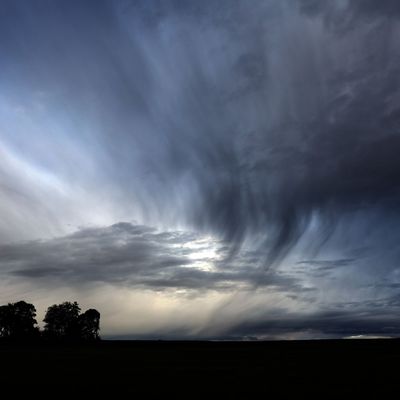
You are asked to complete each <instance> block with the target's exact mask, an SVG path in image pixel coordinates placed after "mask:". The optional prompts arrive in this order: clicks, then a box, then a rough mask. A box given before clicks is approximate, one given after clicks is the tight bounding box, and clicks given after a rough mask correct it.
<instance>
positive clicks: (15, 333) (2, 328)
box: [0, 301, 39, 339]
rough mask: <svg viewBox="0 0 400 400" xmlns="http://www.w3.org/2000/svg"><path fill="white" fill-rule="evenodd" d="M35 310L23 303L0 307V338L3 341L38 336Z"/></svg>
mask: <svg viewBox="0 0 400 400" xmlns="http://www.w3.org/2000/svg"><path fill="white" fill-rule="evenodd" d="M35 317H36V309H35V306H34V305H33V304H29V303H26V302H25V301H18V302H16V303H8V304H7V305H4V306H0V337H2V338H5V339H32V338H35V337H37V336H38V334H39V329H38V328H37V327H35V325H36V324H37V321H36V319H35Z"/></svg>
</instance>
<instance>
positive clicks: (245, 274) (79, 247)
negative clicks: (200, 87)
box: [0, 223, 302, 292]
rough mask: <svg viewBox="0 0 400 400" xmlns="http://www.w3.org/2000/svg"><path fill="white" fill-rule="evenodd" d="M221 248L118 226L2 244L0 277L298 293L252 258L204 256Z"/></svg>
mask: <svg viewBox="0 0 400 400" xmlns="http://www.w3.org/2000/svg"><path fill="white" fill-rule="evenodd" d="M220 247H223V246H221V243H219V242H207V241H206V242H204V239H202V237H201V236H199V235H195V234H191V233H187V232H159V231H156V230H155V229H154V228H150V227H147V226H143V225H133V224H130V223H118V224H114V225H112V226H110V227H107V228H87V229H82V230H80V231H78V232H76V233H74V234H71V235H68V236H65V237H60V238H56V239H51V240H46V241H34V242H26V243H19V244H12V245H2V246H1V247H0V252H1V254H2V259H1V261H0V267H1V271H2V274H3V275H4V274H10V275H13V276H16V277H19V278H26V279H30V280H35V279H40V280H41V282H43V281H45V280H47V281H51V282H52V285H53V286H54V285H72V286H76V285H84V284H90V283H98V282H103V283H111V284H117V285H123V286H131V287H142V288H149V289H154V290H165V289H171V288H173V289H189V290H204V289H214V290H227V289H232V288H236V287H242V288H244V289H245V288H247V289H251V288H252V287H253V286H254V285H257V286H259V287H265V286H269V287H275V288H281V289H282V290H283V291H288V292H290V291H297V290H302V285H301V283H300V282H297V281H296V280H295V279H294V278H291V277H288V276H284V275H280V274H279V273H277V272H275V273H272V272H271V273H269V274H267V273H265V271H264V270H263V269H260V268H257V266H256V265H255V264H254V260H253V258H254V254H252V253H250V254H246V253H244V254H243V255H242V256H240V257H238V258H237V259H236V260H235V262H232V261H231V260H229V259H226V258H225V257H221V258H220V259H219V260H217V259H214V258H213V257H210V256H208V255H207V250H209V249H214V248H220ZM202 251H203V252H204V251H206V253H205V254H202ZM222 252H223V253H224V251H222ZM225 252H226V251H225Z"/></svg>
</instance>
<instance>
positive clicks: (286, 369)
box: [0, 340, 400, 399]
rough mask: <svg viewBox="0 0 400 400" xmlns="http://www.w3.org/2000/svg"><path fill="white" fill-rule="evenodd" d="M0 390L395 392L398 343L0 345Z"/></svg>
mask: <svg viewBox="0 0 400 400" xmlns="http://www.w3.org/2000/svg"><path fill="white" fill-rule="evenodd" d="M0 391H1V393H0V396H1V394H2V393H5V392H7V393H10V391H11V392H14V393H15V394H18V393H20V392H27V393H31V395H34V398H36V397H37V395H39V396H41V397H43V395H44V396H46V395H50V396H51V397H54V398H57V397H60V398H62V397H61V396H64V395H67V394H72V395H74V396H79V394H82V393H91V394H92V395H95V396H96V397H98V396H99V395H105V394H110V395H113V396H114V395H115V396H116V397H115V398H120V397H119V395H122V394H131V395H135V394H137V395H139V394H140V396H139V398H145V397H143V393H145V394H147V395H151V394H160V395H166V394H175V395H179V396H180V397H182V396H185V397H186V398H188V399H189V398H194V397H195V396H196V395H203V396H204V395H206V396H208V397H214V396H213V395H215V394H217V393H218V394H219V395H221V396H222V398H226V396H227V395H229V394H237V395H241V397H242V398H246V399H247V398H252V394H255V393H264V394H267V395H270V396H268V397H269V398H273V399H276V398H281V397H282V398H286V396H287V395H288V394H294V395H296V398H298V396H299V395H307V394H308V395H309V397H311V396H312V397H314V398H321V399H323V398H327V397H331V396H334V395H336V396H337V395H339V396H343V395H346V394H352V395H353V397H354V395H357V394H360V393H361V392H362V393H365V392H367V393H368V394H372V395H376V396H377V398H384V397H382V396H384V395H385V394H387V393H392V394H394V395H396V396H397V395H400V341H399V340H342V341H295V342H162V341H159V342H157V341H155V342H134V341H132V342H130V341H120V342H113V341H103V342H100V343H98V344H91V345H79V344H78V345H76V344H75V345H72V344H71V345H60V344H57V345H55V344H41V345H28V344H25V345H17V344H5V343H0ZM264 397H265V396H264ZM3 398H4V397H3ZM7 398H8V397H7ZM91 398H92V397H91Z"/></svg>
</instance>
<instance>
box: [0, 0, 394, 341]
mask: <svg viewBox="0 0 400 400" xmlns="http://www.w3.org/2000/svg"><path fill="white" fill-rule="evenodd" d="M399 44H400V3H399V2H398V1H397V0H380V1H375V0H333V1H329V2H328V1H327V2H322V1H318V0H252V1H247V0H205V1H197V0H115V1H105V0H79V1H78V0H35V1H31V0H0V303H1V304H4V303H7V302H14V301H18V300H25V301H29V302H32V303H33V304H35V306H36V308H37V310H38V319H39V320H41V319H42V318H43V317H44V313H45V310H46V308H47V307H48V306H50V305H52V304H54V303H60V302H62V301H67V300H69V301H75V300H76V301H78V302H79V304H80V305H81V307H82V308H83V309H86V308H96V309H98V310H99V311H100V313H101V335H102V336H103V337H104V338H120V339H123V338H145V339H238V340H257V339H314V338H336V337H363V336H365V337H368V336H385V337H386V336H390V337H392V336H400V265H399V262H400V246H399V245H398V243H399V240H400V157H399V152H400V45H399Z"/></svg>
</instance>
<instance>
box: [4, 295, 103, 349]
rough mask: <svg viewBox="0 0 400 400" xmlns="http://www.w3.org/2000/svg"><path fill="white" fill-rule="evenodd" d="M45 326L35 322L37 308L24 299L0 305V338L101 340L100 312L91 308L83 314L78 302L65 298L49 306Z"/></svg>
mask: <svg viewBox="0 0 400 400" xmlns="http://www.w3.org/2000/svg"><path fill="white" fill-rule="evenodd" d="M43 322H44V323H45V325H44V329H43V330H40V329H39V327H38V326H36V325H37V321H36V308H35V306H34V305H33V304H30V303H27V302H25V301H23V300H21V301H18V302H16V303H8V304H6V305H3V306H0V338H1V339H3V340H18V341H27V340H40V339H43V340H55V341H71V340H72V341H94V340H99V339H100V336H99V330H100V313H99V312H98V311H97V310H95V309H93V308H91V309H89V310H86V311H85V312H84V313H82V314H81V308H80V307H79V304H78V303H77V302H76V301H74V302H69V301H65V302H64V303H61V304H54V305H52V306H50V307H48V309H47V311H46V315H45V317H44V319H43Z"/></svg>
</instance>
